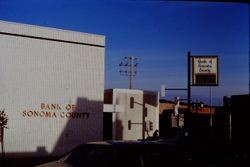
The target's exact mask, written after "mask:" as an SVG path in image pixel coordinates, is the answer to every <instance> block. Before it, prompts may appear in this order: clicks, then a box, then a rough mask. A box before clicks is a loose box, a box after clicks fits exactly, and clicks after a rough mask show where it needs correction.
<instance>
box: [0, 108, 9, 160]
mask: <svg viewBox="0 0 250 167" xmlns="http://www.w3.org/2000/svg"><path fill="white" fill-rule="evenodd" d="M7 123H8V117H7V115H6V114H5V112H4V109H3V110H2V111H0V143H1V148H2V158H4V157H5V152H4V129H5V128H7Z"/></svg>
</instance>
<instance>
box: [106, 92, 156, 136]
mask: <svg viewBox="0 0 250 167" xmlns="http://www.w3.org/2000/svg"><path fill="white" fill-rule="evenodd" d="M156 130H159V94H158V92H153V91H145V90H132V89H108V90H105V93H104V139H114V140H138V139H146V138H147V137H149V136H152V135H153V132H155V131H156Z"/></svg>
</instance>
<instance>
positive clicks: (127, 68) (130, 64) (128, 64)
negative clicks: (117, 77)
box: [119, 56, 138, 89]
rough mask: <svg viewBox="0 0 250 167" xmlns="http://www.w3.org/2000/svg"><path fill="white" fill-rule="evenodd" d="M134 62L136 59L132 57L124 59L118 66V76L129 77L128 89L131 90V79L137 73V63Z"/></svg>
mask: <svg viewBox="0 0 250 167" xmlns="http://www.w3.org/2000/svg"><path fill="white" fill-rule="evenodd" d="M136 60H137V58H136V57H134V56H129V57H124V60H123V61H122V62H121V63H120V64H119V66H120V74H121V75H124V76H129V89H132V88H133V78H134V76H135V75H136V72H137V71H136V68H137V65H138V63H136Z"/></svg>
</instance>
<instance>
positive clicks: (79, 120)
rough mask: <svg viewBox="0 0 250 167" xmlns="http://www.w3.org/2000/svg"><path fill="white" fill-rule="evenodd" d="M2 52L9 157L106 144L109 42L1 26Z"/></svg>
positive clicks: (0, 92)
mask: <svg viewBox="0 0 250 167" xmlns="http://www.w3.org/2000/svg"><path fill="white" fill-rule="evenodd" d="M0 50H1V52H0V71H1V73H0V110H4V111H5V113H6V115H7V117H8V123H7V127H8V129H5V130H4V151H5V156H6V157H24V156H51V155H53V156H57V155H61V154H63V153H65V152H67V151H69V150H71V149H72V148H73V147H75V146H76V145H78V144H80V143H84V142H88V141H95V140H102V138H103V98H104V97H103V96H104V95H103V92H104V56H105V36H103V35H96V34H89V33H81V32H74V31H68V30H61V29H55V28H47V27H39V26H34V25H27V24H19V23H12V22H6V21H0Z"/></svg>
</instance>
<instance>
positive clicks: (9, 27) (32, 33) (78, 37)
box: [0, 21, 105, 47]
mask: <svg viewBox="0 0 250 167" xmlns="http://www.w3.org/2000/svg"><path fill="white" fill-rule="evenodd" d="M0 35H10V36H19V37H27V38H33V39H34V38H35V39H42V40H52V41H57V42H66V43H75V44H83V45H89V46H95V47H104V46H105V36H104V35H97V34H90V33H82V32H76V31H69V30H63V29H57V28H49V27H42V26H35V25H29V24H23V23H14V22H7V21H0Z"/></svg>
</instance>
